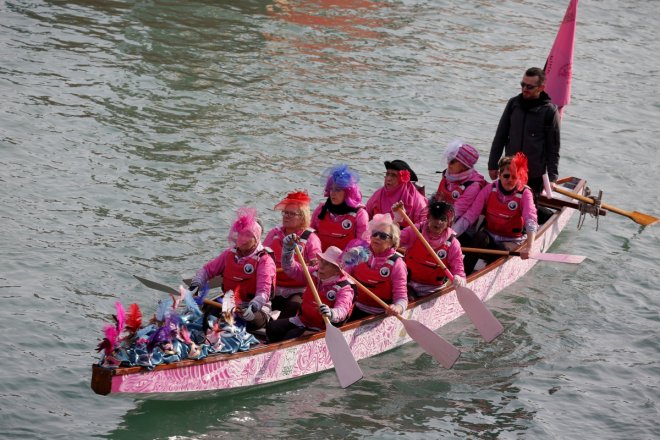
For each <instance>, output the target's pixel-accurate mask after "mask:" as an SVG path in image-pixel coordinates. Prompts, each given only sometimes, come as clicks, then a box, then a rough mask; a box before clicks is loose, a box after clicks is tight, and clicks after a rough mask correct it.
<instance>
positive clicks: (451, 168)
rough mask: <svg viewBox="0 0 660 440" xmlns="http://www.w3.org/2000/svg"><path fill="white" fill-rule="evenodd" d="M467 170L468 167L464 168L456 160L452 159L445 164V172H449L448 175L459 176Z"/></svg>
mask: <svg viewBox="0 0 660 440" xmlns="http://www.w3.org/2000/svg"><path fill="white" fill-rule="evenodd" d="M467 169H468V167H466V166H465V165H463V164H462V163H461V162H460V161H458V160H456V159H452V160H450V161H449V162H447V171H448V172H449V174H459V173H462V172H463V171H466V170H467Z"/></svg>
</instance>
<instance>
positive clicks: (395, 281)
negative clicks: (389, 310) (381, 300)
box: [346, 249, 408, 313]
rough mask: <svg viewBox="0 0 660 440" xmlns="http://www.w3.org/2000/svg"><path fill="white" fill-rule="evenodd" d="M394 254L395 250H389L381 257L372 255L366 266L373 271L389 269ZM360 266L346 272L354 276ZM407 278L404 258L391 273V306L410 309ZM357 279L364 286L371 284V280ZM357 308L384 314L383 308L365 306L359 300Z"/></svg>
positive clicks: (396, 263) (395, 265)
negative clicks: (389, 260) (395, 305)
mask: <svg viewBox="0 0 660 440" xmlns="http://www.w3.org/2000/svg"><path fill="white" fill-rule="evenodd" d="M370 251H371V252H373V250H371V249H370ZM394 253H395V250H394V249H388V250H386V251H385V252H383V253H382V254H380V255H373V254H372V255H370V256H369V260H368V261H367V262H366V264H367V265H368V266H369V268H371V269H376V268H383V267H389V265H388V259H389V258H390V257H391V256H392V255H394ZM359 266H360V265H359V264H358V265H357V266H354V267H350V268H346V271H347V272H349V273H351V274H352V273H353V272H355V269H356V268H357V267H359ZM407 276H408V272H407V270H406V264H405V263H404V262H403V258H397V259H396V261H395V262H394V264H393V265H392V266H391V269H390V273H389V278H390V283H391V286H392V301H391V304H397V305H400V306H402V307H403V309H404V310H405V309H407V308H408V287H407V286H406V278H407ZM356 279H357V280H358V281H360V282H361V283H363V284H369V280H360V279H359V278H358V277H356ZM367 287H368V286H367ZM358 295H364V294H360V293H359V292H358ZM386 302H387V301H386ZM355 306H356V307H357V308H358V309H360V310H362V311H363V312H366V313H383V312H384V311H383V309H382V308H381V307H372V306H367V305H364V304H362V303H361V302H360V300H359V299H358V301H357V302H356V303H355Z"/></svg>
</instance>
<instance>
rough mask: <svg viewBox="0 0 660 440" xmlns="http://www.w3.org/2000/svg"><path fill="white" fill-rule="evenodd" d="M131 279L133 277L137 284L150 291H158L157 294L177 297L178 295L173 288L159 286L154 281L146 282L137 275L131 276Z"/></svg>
mask: <svg viewBox="0 0 660 440" xmlns="http://www.w3.org/2000/svg"><path fill="white" fill-rule="evenodd" d="M133 277H135V279H136V280H138V281H139V282H141V283H142V284H144V285H145V286H147V287H148V288H150V289H154V290H158V291H159V292H165V293H169V294H172V295H177V296H178V295H179V292H178V290H176V289H175V288H173V287H170V286H166V285H165V284H160V283H157V282H155V281H151V280H147V279H146V278H142V277H139V276H137V275H133Z"/></svg>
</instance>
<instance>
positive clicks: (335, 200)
mask: <svg viewBox="0 0 660 440" xmlns="http://www.w3.org/2000/svg"><path fill="white" fill-rule="evenodd" d="M345 197H346V193H345V192H344V190H343V189H341V188H338V187H336V186H333V187H332V188H330V201H331V202H332V204H333V205H341V204H342V203H343V202H344V198H345Z"/></svg>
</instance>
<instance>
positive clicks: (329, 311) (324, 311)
mask: <svg viewBox="0 0 660 440" xmlns="http://www.w3.org/2000/svg"><path fill="white" fill-rule="evenodd" d="M319 311H320V312H321V315H324V316H327V317H328V319H329V320H330V321H332V309H331V308H330V306H329V305H327V304H321V305H320V306H319Z"/></svg>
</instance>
